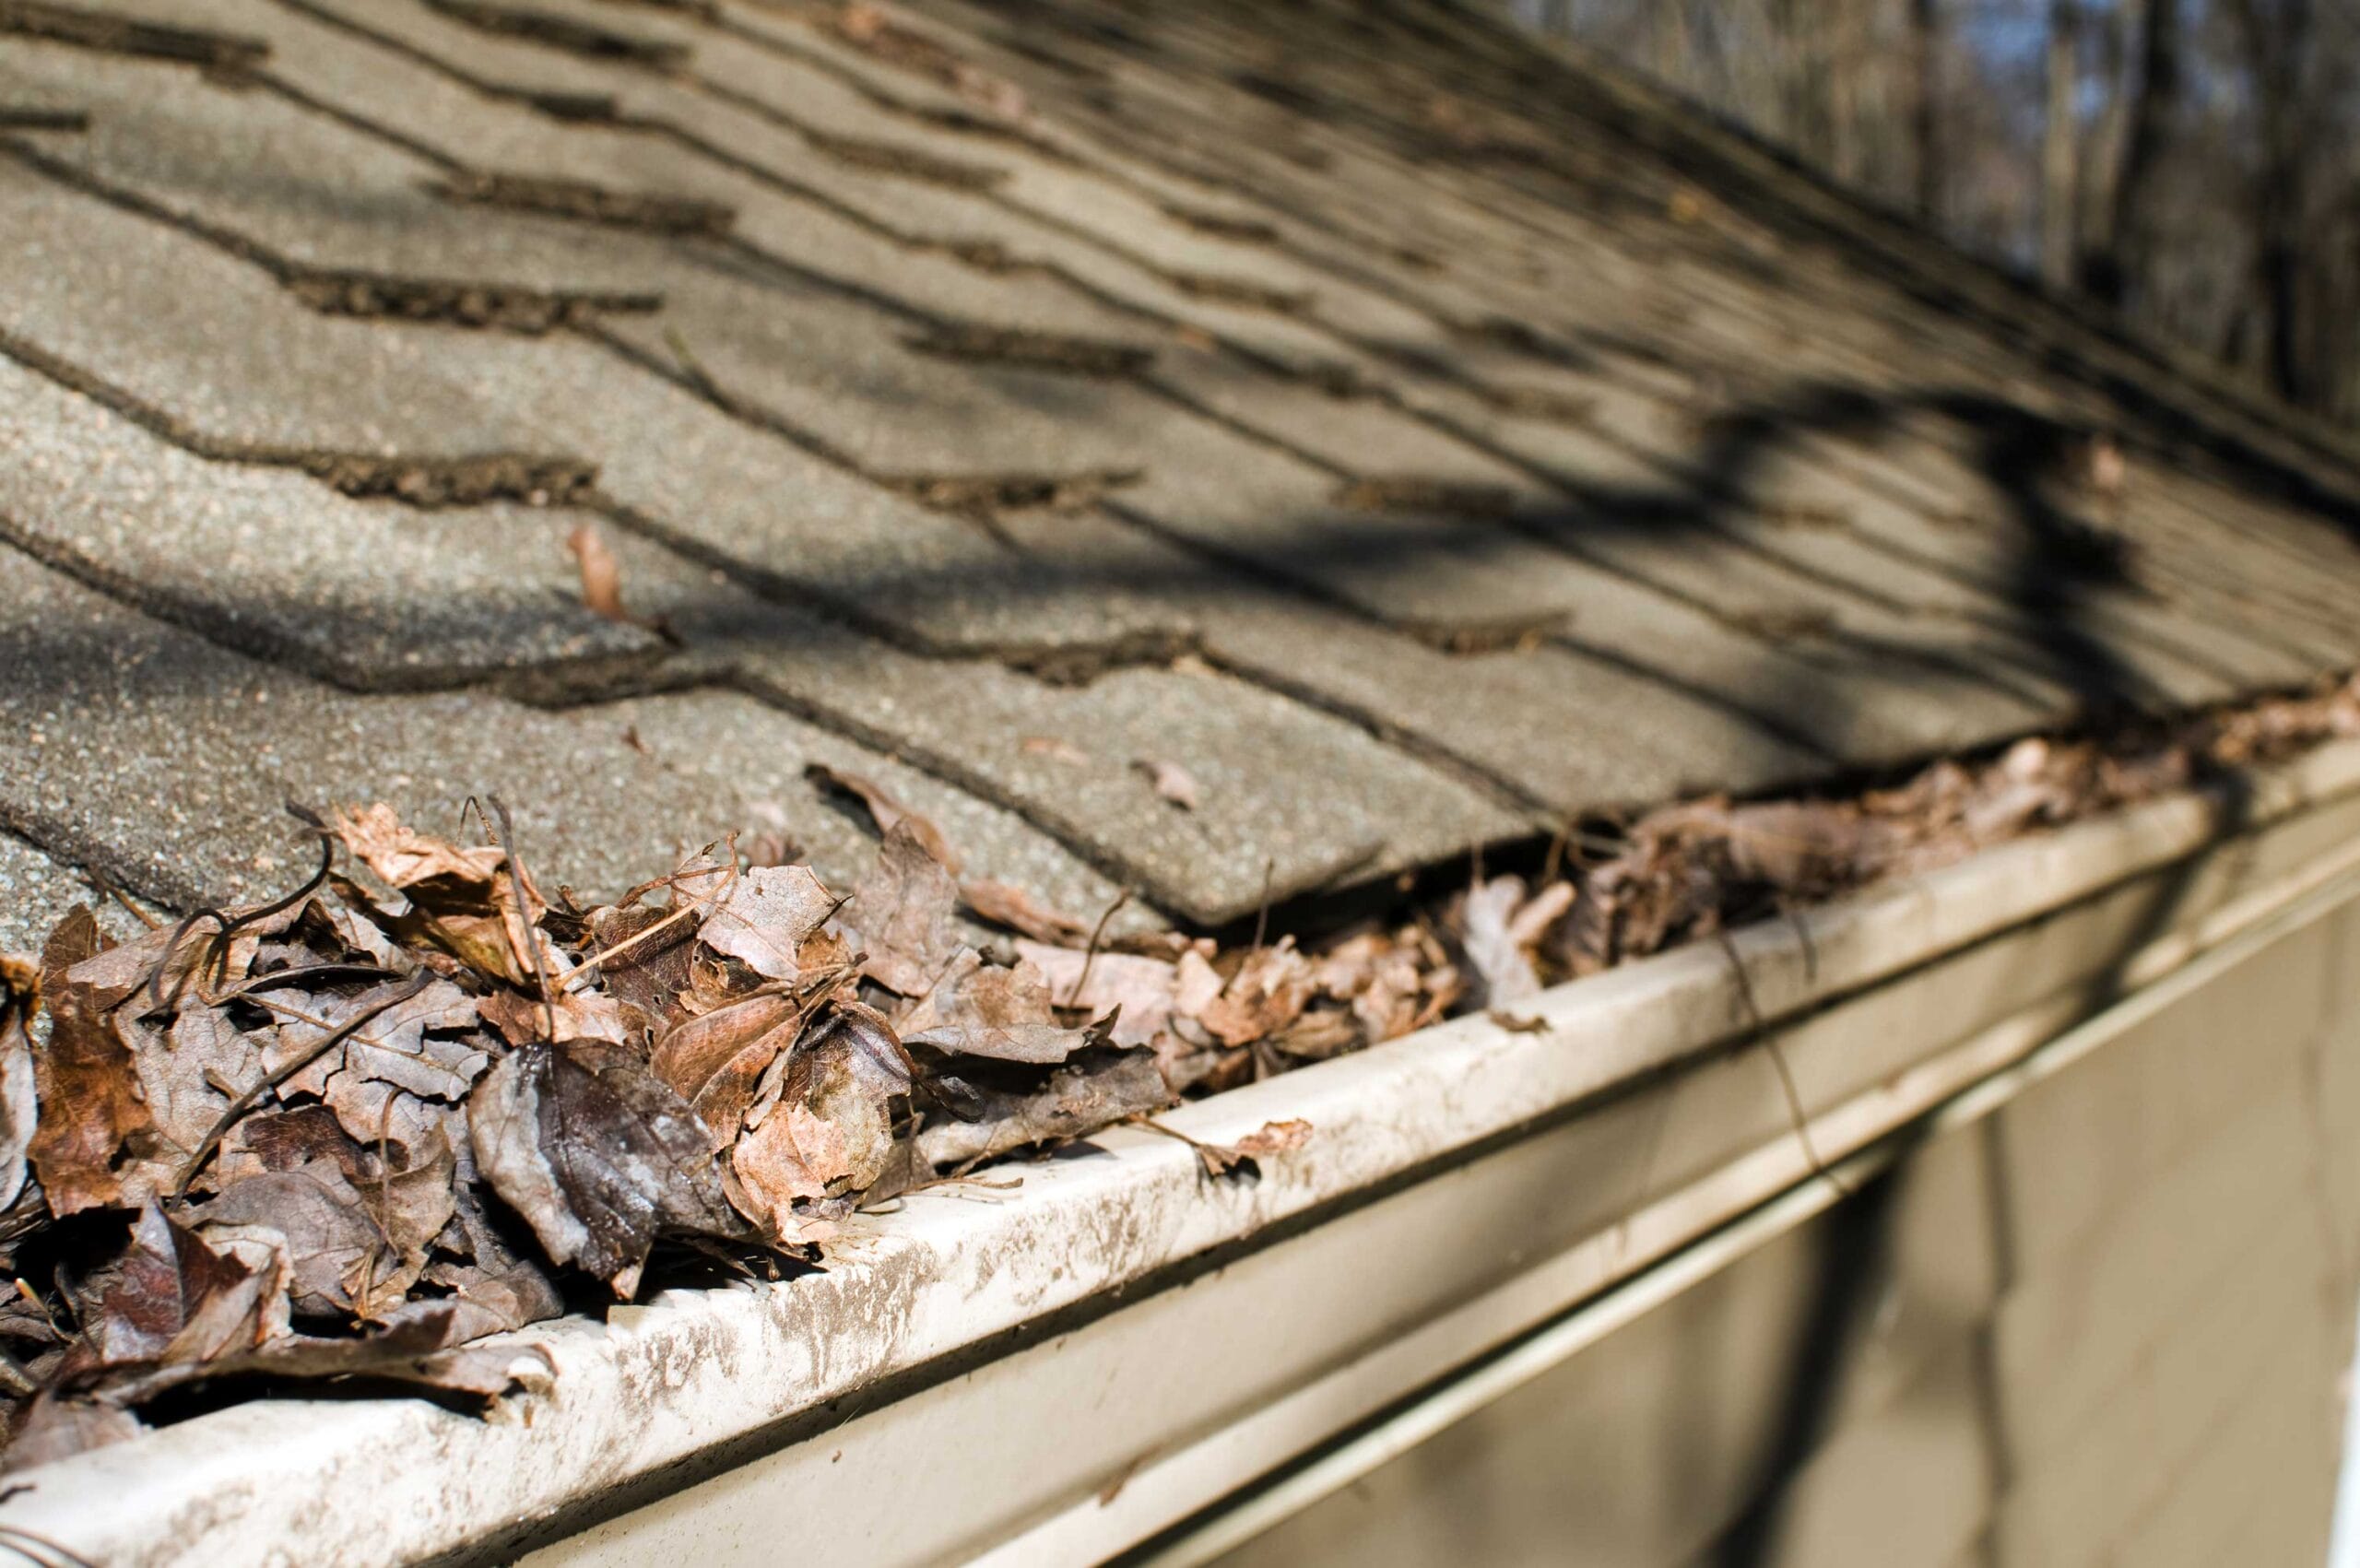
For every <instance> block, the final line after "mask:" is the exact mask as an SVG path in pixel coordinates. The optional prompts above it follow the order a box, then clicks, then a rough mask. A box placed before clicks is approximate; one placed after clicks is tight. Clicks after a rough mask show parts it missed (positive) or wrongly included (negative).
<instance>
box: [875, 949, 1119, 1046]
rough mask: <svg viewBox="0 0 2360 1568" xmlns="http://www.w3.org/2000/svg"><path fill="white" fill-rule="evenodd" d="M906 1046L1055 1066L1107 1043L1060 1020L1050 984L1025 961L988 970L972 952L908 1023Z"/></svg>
mask: <svg viewBox="0 0 2360 1568" xmlns="http://www.w3.org/2000/svg"><path fill="white" fill-rule="evenodd" d="M901 1032H902V1040H903V1043H905V1044H909V1045H924V1046H926V1047H927V1048H928V1049H930V1050H935V1051H940V1052H943V1053H945V1054H946V1055H954V1056H989V1057H991V1058H993V1059H995V1060H997V1061H1003V1062H1032V1063H1033V1064H1035V1065H1038V1066H1049V1065H1053V1064H1055V1063H1057V1062H1062V1061H1064V1060H1065V1059H1066V1058H1067V1057H1068V1056H1070V1055H1073V1054H1074V1053H1075V1052H1076V1051H1079V1050H1080V1049H1081V1048H1082V1047H1083V1046H1085V1045H1088V1044H1091V1043H1093V1042H1095V1041H1097V1040H1099V1039H1100V1038H1101V1037H1100V1036H1098V1035H1097V1034H1095V1033H1093V1032H1091V1031H1090V1030H1087V1029H1069V1028H1067V1027H1066V1026H1064V1025H1062V1024H1060V1023H1058V1022H1057V1020H1056V1012H1055V1011H1054V1009H1053V1008H1052V1007H1051V1005H1050V1000H1049V985H1048V982H1047V981H1046V980H1044V978H1043V977H1042V974H1041V972H1040V970H1039V969H1037V968H1036V967H1034V966H1033V965H1032V963H1031V962H1029V961H1025V960H1023V959H1019V960H1018V961H1017V962H1016V965H1015V967H1014V968H1012V969H1004V968H1000V967H997V966H987V965H985V963H984V961H983V959H982V957H981V955H979V954H978V953H976V951H975V950H974V949H973V948H970V949H967V950H966V951H964V952H962V953H961V954H960V955H959V956H958V958H957V959H955V960H953V961H952V962H951V965H950V969H949V970H948V971H947V972H946V973H944V974H943V976H942V978H941V979H940V980H939V981H938V982H937V983H936V984H935V987H934V989H933V990H931V991H929V992H928V993H926V997H925V999H924V1000H923V1001H921V1002H920V1003H919V1004H918V1006H917V1007H916V1008H914V1009H913V1010H912V1011H911V1013H910V1015H909V1016H908V1017H906V1018H904V1019H903V1020H902V1030H901Z"/></svg>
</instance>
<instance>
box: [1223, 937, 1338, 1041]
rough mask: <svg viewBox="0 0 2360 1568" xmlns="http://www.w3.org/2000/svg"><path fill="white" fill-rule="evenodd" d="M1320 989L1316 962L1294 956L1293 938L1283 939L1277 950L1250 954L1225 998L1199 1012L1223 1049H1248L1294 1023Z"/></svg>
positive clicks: (1230, 982)
mask: <svg viewBox="0 0 2360 1568" xmlns="http://www.w3.org/2000/svg"><path fill="white" fill-rule="evenodd" d="M1317 988H1318V979H1317V976H1316V974H1315V973H1313V970H1312V967H1311V961H1309V960H1308V959H1306V958H1304V956H1303V955H1302V954H1301V953H1299V952H1297V951H1295V949H1294V940H1293V938H1292V937H1284V938H1281V939H1280V942H1279V943H1278V945H1277V946H1275V947H1268V948H1257V949H1254V951H1252V952H1250V953H1248V954H1247V955H1246V956H1245V962H1244V963H1242V964H1240V965H1239V966H1238V970H1237V973H1235V974H1233V975H1232V976H1230V979H1229V984H1226V985H1225V986H1223V987H1222V988H1221V993H1220V995H1218V996H1214V997H1213V998H1212V999H1211V1000H1210V1001H1208V1002H1206V1003H1205V1004H1204V1005H1203V1006H1202V1007H1200V1008H1198V1009H1197V1012H1196V1019H1197V1021H1198V1023H1199V1024H1202V1025H1203V1026H1204V1028H1205V1029H1206V1031H1207V1032H1209V1033H1210V1034H1211V1035H1212V1036H1213V1037H1214V1038H1215V1039H1217V1040H1219V1041H1221V1043H1223V1044H1224V1045H1244V1044H1245V1043H1248V1042H1251V1041H1255V1040H1263V1039H1267V1038H1268V1037H1269V1036H1271V1035H1273V1034H1276V1033H1278V1032H1280V1031H1281V1030H1283V1029H1285V1028H1286V1027H1287V1026H1288V1025H1289V1024H1292V1022H1294V1020H1296V1019H1297V1018H1299V1017H1301V1016H1302V1014H1303V1009H1304V1008H1305V1007H1307V1006H1309V1005H1310V1002H1311V997H1312V994H1313V993H1314V992H1315V991H1316V990H1317Z"/></svg>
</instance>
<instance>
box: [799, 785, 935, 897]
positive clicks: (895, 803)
mask: <svg viewBox="0 0 2360 1568" xmlns="http://www.w3.org/2000/svg"><path fill="white" fill-rule="evenodd" d="M803 775H804V777H806V778H808V779H810V780H813V781H814V782H815V783H819V784H829V785H832V786H833V787H835V788H837V789H840V790H843V791H844V793H845V794H847V795H852V796H857V797H859V800H860V803H861V804H862V805H863V806H866V807H867V808H868V815H869V817H870V819H872V820H874V821H875V822H876V824H877V832H878V836H879V837H880V838H882V837H884V836H886V835H888V834H890V833H891V832H892V831H893V830H894V829H895V828H903V827H905V828H907V829H909V831H910V833H911V836H912V837H914V838H915V839H916V840H917V841H918V843H921V844H923V845H925V846H926V853H927V854H928V855H932V856H934V858H935V861H936V862H937V864H938V865H940V866H941V867H942V868H943V869H944V870H945V871H948V872H950V874H951V875H952V876H953V877H956V876H957V875H959V867H960V864H961V861H960V855H959V852H958V851H956V850H954V849H952V848H951V847H950V838H949V837H948V836H946V835H945V834H944V832H943V831H942V830H941V829H940V828H939V827H938V826H936V824H935V823H934V821H933V819H930V818H928V817H926V815H924V814H923V813H921V812H918V811H914V810H912V809H911V808H909V807H907V806H904V805H903V804H902V801H901V799H900V797H899V796H895V795H894V794H893V792H892V791H891V790H889V789H887V788H886V787H885V786H884V785H883V784H879V783H878V782H877V781H876V780H875V779H871V778H866V777H864V776H862V775H861V774H859V773H854V772H845V771H844V770H843V769H841V768H831V767H829V766H828V765H827V764H826V763H824V762H814V763H812V764H810V765H809V766H808V767H807V768H805V769H804V770H803Z"/></svg>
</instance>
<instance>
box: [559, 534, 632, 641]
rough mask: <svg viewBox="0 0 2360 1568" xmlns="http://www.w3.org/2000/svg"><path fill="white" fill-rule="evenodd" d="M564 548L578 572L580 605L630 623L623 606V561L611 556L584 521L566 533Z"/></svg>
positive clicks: (598, 536) (599, 613)
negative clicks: (580, 589) (579, 575)
mask: <svg viewBox="0 0 2360 1568" xmlns="http://www.w3.org/2000/svg"><path fill="white" fill-rule="evenodd" d="M565 548H566V549H567V550H569V551H570V552H572V556H573V560H574V564H575V565H576V566H578V567H580V568H581V571H582V605H583V607H584V608H585V609H587V610H588V611H589V612H590V613H591V614H593V615H597V616H604V617H605V618H606V619H608V620H619V621H622V622H623V623H625V624H626V625H629V624H631V612H630V611H629V610H627V609H625V608H623V563H622V562H621V561H619V560H617V559H615V552H614V550H613V549H612V548H609V547H608V544H607V541H606V537H605V536H603V535H601V534H600V533H599V532H598V530H597V529H596V528H594V527H592V526H591V525H589V524H587V523H583V524H579V525H576V526H575V527H574V529H573V531H572V533H570V534H568V535H566V536H565Z"/></svg>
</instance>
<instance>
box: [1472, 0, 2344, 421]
mask: <svg viewBox="0 0 2360 1568" xmlns="http://www.w3.org/2000/svg"><path fill="white" fill-rule="evenodd" d="M1512 4H1513V5H1514V6H1515V8H1516V12H1517V13H1518V15H1519V17H1520V18H1521V19H1522V20H1523V21H1525V22H1526V23H1528V24H1529V25H1531V26H1533V27H1537V28H1540V29H1543V30H1544V31H1547V32H1550V33H1552V34H1555V35H1557V36H1559V37H1563V38H1565V39H1568V40H1571V41H1575V42H1576V43H1579V44H1582V45H1585V46H1587V47H1588V48H1591V49H1594V50H1597V51H1599V52H1601V53H1606V54H1608V55H1611V56H1612V57H1614V58H1616V59H1619V60H1620V61H1621V62H1622V63H1623V64H1624V65H1628V66H1632V67H1634V68H1636V69H1637V70H1639V71H1641V72H1643V73H1645V74H1646V75H1647V76H1650V77H1655V78H1656V79H1657V80H1658V81H1660V82H1662V83H1664V84H1665V85H1667V86H1669V87H1670V88H1673V89H1675V90H1676V91H1678V92H1680V93H1681V94H1683V95H1684V96H1686V97H1688V98H1691V99H1693V100H1695V101H1696V102H1698V103H1700V104H1701V105H1703V106H1705V108H1706V109H1708V110H1709V111H1711V112H1715V113H1717V114H1719V115H1721V116H1723V117H1724V118H1727V119H1729V120H1732V121H1734V122H1736V123H1737V124H1740V125H1742V126H1743V127H1745V128H1746V129H1748V130H1751V131H1752V132H1753V133H1754V134H1755V135H1757V136H1761V137H1763V138H1764V139H1766V140H1768V141H1770V142H1773V143H1775V144H1776V145H1778V146H1780V147H1783V148H1785V149H1786V150H1787V151H1788V152H1790V153H1791V154H1792V155H1793V156H1795V157H1797V158H1799V159H1801V160H1803V161H1804V162H1806V163H1808V164H1810V165H1811V166H1813V167H1814V168H1816V169H1818V170H1819V171H1821V172H1823V173H1824V174H1825V175H1827V176H1828V177H1830V178H1832V179H1834V180H1836V181H1838V182H1841V183H1844V184H1846V185H1848V186H1850V187H1852V188H1853V189H1855V190H1857V191H1858V192H1861V193H1863V194H1865V195H1870V196H1871V197H1873V198H1876V199H1878V200H1881V201H1882V202H1885V203H1888V204H1891V205H1894V206H1899V207H1902V208H1905V209H1906V210H1909V211H1913V212H1915V213H1917V215H1918V216H1920V217H1921V218H1924V219H1926V220H1927V221H1928V222H1929V223H1931V224H1932V225H1934V226H1935V227H1936V228H1938V229H1940V230H1941V231H1942V232H1943V233H1944V234H1946V235H1948V236H1949V237H1950V238H1951V239H1952V240H1953V241H1954V242H1958V243H1960V244H1962V245H1965V246H1966V247H1967V248H1968V249H1970V250H1973V251H1975V252H1976V253H1980V254H1982V255H1984V256H1986V257H1988V259H1990V260H1993V261H1996V262H1998V263H2000V265H2005V266H2009V267H2012V268H2015V269H2017V270H2019V271H2022V272H2024V273H2026V274H2029V275H2032V276H2035V277H2039V278H2040V279H2041V280H2042V281H2043V282H2045V283H2046V284H2047V285H2048V286H2049V287H2050V288H2052V289H2059V290H2075V291H2079V292H2080V293H2082V294H2083V295H2086V296H2087V297H2089V298H2091V299H2093V300H2094V301H2099V302H2102V303H2104V304H2106V305H2109V306H2112V307H2114V308H2116V309H2118V310H2119V311H2121V312H2123V313H2124V314H2125V315H2126V316H2127V317H2128V318H2129V319H2130V320H2131V321H2132V322H2133V323H2135V324H2137V325H2139V326H2141V327H2142V328H2144V329H2145V330H2146V331H2147V332H2148V333H2150V334H2152V335H2154V336H2162V337H2165V338H2169V339H2173V340H2176V341H2177V342H2179V343H2182V344H2185V345H2188V346H2189V347H2191V348H2196V349H2197V350H2199V351H2201V352H2202V353H2205V354H2208V355H2212V356H2214V357H2217V358H2218V359H2220V360H2224V361H2225V362H2226V363H2227V364H2229V365H2230V366H2232V367H2234V368H2235V369H2236V370H2237V371H2240V372H2242V373H2244V374H2246V375H2248V376H2250V377H2252V378H2253V379H2254V380H2255V381H2257V382H2258V383H2261V384H2263V385H2265V386H2267V387H2269V388H2270V389H2271V390H2272V391H2274V392H2276V393H2277V394H2278V395H2281V396H2283V397H2284V398H2287V399H2288V400H2290V401H2292V402H2294V403H2295V404H2296V405H2298V406H2300V407H2305V408H2307V409H2310V410H2312V411H2313V412H2315V413H2318V414H2320V415H2323V416H2325V417H2327V418H2330V419H2335V420H2337V421H2338V422H2340V423H2342V424H2344V425H2346V426H2360V0H1512Z"/></svg>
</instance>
